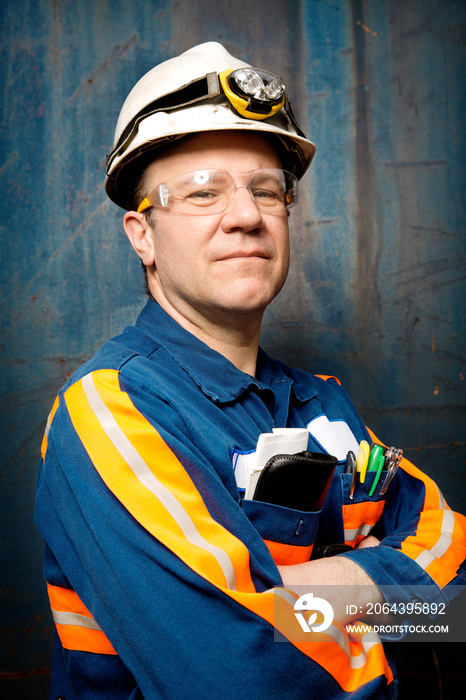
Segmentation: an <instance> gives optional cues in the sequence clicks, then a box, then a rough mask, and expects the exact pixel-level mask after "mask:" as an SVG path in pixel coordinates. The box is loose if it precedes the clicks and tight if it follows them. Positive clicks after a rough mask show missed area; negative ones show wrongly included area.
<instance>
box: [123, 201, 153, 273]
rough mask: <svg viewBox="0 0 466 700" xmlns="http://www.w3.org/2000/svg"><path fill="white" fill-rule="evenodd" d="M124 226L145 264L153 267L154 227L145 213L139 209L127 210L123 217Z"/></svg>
mask: <svg viewBox="0 0 466 700" xmlns="http://www.w3.org/2000/svg"><path fill="white" fill-rule="evenodd" d="M123 227H124V229H125V232H126V235H127V236H128V238H129V242H130V243H131V245H132V246H133V248H134V250H135V251H136V253H137V255H139V257H140V258H141V260H142V263H143V265H145V266H146V267H152V265H154V264H155V247H154V239H153V233H152V229H151V227H150V226H149V222H148V221H147V219H146V217H145V216H144V214H140V213H139V212H137V211H127V212H126V214H125V215H124V217H123Z"/></svg>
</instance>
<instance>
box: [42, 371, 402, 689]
mask: <svg viewBox="0 0 466 700" xmlns="http://www.w3.org/2000/svg"><path fill="white" fill-rule="evenodd" d="M36 523H37V525H38V527H39V529H40V530H41V532H42V534H43V536H44V539H45V542H46V550H47V556H46V566H45V574H46V579H47V583H48V588H49V596H50V601H51V607H52V611H53V616H54V620H55V624H56V629H57V632H58V637H59V642H57V654H58V656H60V658H61V659H62V666H61V668H62V677H64V676H65V675H66V677H67V682H69V683H70V687H71V688H72V690H71V691H70V692H72V693H73V695H71V694H70V697H73V696H74V697H75V698H92V700H97V699H98V698H99V697H109V689H111V697H114V698H125V699H127V698H138V697H141V695H142V696H143V697H144V698H145V699H146V700H150V699H151V698H175V697H176V698H178V697H190V696H192V697H195V698H196V700H202V698H206V699H209V698H210V699H211V698H213V697H224V698H231V699H232V700H234V699H236V698H240V697H241V698H242V697H246V696H251V692H252V694H253V695H254V697H255V698H262V697H263V698H268V699H270V698H282V697H287V698H302V697H306V694H307V693H308V689H309V687H310V685H311V684H312V685H313V686H314V687H315V688H320V689H322V692H323V693H324V695H325V697H327V698H343V697H349V695H351V697H355V696H354V695H353V693H356V692H357V693H358V695H357V696H358V697H361V698H364V697H373V696H374V694H376V695H379V696H380V697H392V693H393V692H394V690H393V689H394V685H395V684H394V683H393V673H392V670H391V668H390V666H389V664H388V662H387V660H386V657H385V654H384V651H383V648H382V645H381V643H380V639H379V638H378V637H377V635H369V637H367V638H358V639H350V638H349V637H348V635H347V634H346V631H345V630H344V629H343V628H341V627H339V626H338V623H335V624H332V625H331V627H330V628H329V629H328V630H327V631H326V632H323V633H322V635H321V637H319V639H318V640H314V641H313V643H309V642H308V636H307V635H306V634H305V632H304V631H303V630H300V628H299V625H297V623H296V619H295V616H294V610H293V606H294V603H295V602H296V598H297V596H296V595H294V594H292V593H291V592H289V591H286V590H284V589H283V588H281V587H280V584H281V579H280V577H279V574H278V570H277V568H276V566H275V563H274V561H273V559H272V556H271V554H270V552H269V550H268V549H267V547H266V545H265V544H264V541H263V540H262V538H261V536H260V535H259V534H258V532H257V530H256V529H255V528H254V526H253V525H252V523H251V522H250V520H249V518H248V517H247V516H246V515H245V514H244V512H243V511H242V510H241V508H240V505H239V503H238V501H237V500H235V499H234V498H233V497H232V495H231V493H230V492H229V491H228V489H226V488H225V485H224V484H223V483H222V481H221V479H220V478H219V476H218V474H217V473H216V471H215V469H214V467H213V466H212V465H210V464H207V463H206V461H205V460H204V459H203V457H202V455H201V454H200V453H199V452H198V451H197V450H196V448H195V447H194V446H193V443H192V441H191V440H190V436H189V435H186V431H185V430H184V426H183V425H182V424H181V423H180V419H179V417H178V416H177V415H176V412H175V411H174V410H173V409H172V408H171V407H170V406H169V405H168V404H167V401H166V400H163V399H162V398H161V397H158V396H157V388H156V387H154V389H153V393H152V395H151V396H150V397H147V396H146V397H145V398H144V396H143V392H141V395H137V389H135V393H134V395H133V396H131V395H130V394H129V393H128V391H127V390H126V389H125V390H124V389H123V388H122V386H121V378H120V375H119V372H118V371H117V370H114V369H109V370H98V371H95V372H92V373H90V374H87V375H85V376H84V377H82V378H81V379H79V380H77V381H75V382H74V383H73V384H71V385H70V386H68V387H66V389H65V390H64V391H63V392H62V393H61V394H60V397H59V399H58V400H57V401H56V403H55V405H54V408H53V411H52V414H51V416H50V419H49V422H48V425H47V430H46V435H45V437H44V441H43V446H42V463H41V468H40V472H39V478H38V489H37V503H36ZM274 633H275V634H278V641H277V639H276V637H274ZM287 640H289V641H287ZM251 689H253V691H251ZM57 690H60V689H59V688H57ZM62 694H64V693H62ZM66 697H67V698H68V695H67V696H66Z"/></svg>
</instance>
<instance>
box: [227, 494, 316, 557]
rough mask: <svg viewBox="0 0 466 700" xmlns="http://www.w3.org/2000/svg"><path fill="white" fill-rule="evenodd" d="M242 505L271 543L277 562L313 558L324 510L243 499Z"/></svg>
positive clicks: (266, 539)
mask: <svg viewBox="0 0 466 700" xmlns="http://www.w3.org/2000/svg"><path fill="white" fill-rule="evenodd" d="M241 508H242V509H243V511H244V512H245V514H246V515H247V517H248V518H249V520H250V521H251V522H252V524H253V525H254V527H255V528H256V530H257V531H258V532H259V534H260V535H261V537H262V539H263V540H264V542H265V544H266V545H267V547H268V549H269V551H270V553H271V555H272V558H273V560H274V562H275V563H276V564H277V565H286V564H301V563H303V562H305V561H309V559H310V558H311V554H312V548H313V545H314V541H315V538H316V534H317V528H318V526H319V520H320V514H321V511H320V510H319V511H316V512H304V511H301V510H294V509H293V508H284V507H283V506H277V505H274V504H272V503H264V502H263V501H252V500H247V499H243V500H242V501H241Z"/></svg>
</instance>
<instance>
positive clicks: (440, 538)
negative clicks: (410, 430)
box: [343, 430, 466, 607]
mask: <svg viewBox="0 0 466 700" xmlns="http://www.w3.org/2000/svg"><path fill="white" fill-rule="evenodd" d="M369 434H370V437H371V439H372V441H373V442H374V443H377V444H383V443H381V442H380V441H379V440H378V439H377V437H376V436H375V435H374V433H372V432H371V431H370V430H369ZM358 487H359V488H361V487H360V486H359V485H357V487H356V488H358ZM367 490H368V489H366V491H367ZM378 490H379V489H378V488H377V489H376V492H375V494H374V496H373V498H372V499H369V498H368V499H367V500H364V499H362V500H361V499H360V502H358V503H356V504H354V505H353V504H352V503H351V502H350V501H349V499H348V498H347V497H346V500H345V503H344V505H343V521H344V528H345V540H346V541H347V543H349V544H351V545H352V546H353V547H354V546H356V545H357V544H358V543H359V542H360V541H361V540H362V539H363V537H365V536H366V535H367V534H369V532H370V533H371V534H373V535H375V536H376V537H378V538H379V539H380V546H378V547H372V548H368V549H354V551H350V552H349V553H347V554H344V555H343V556H347V557H349V558H351V559H353V560H354V561H355V562H357V563H358V564H359V565H360V566H362V568H363V569H365V571H366V572H367V573H368V574H369V575H370V576H371V578H372V580H373V581H374V582H375V583H376V584H377V586H378V587H379V588H380V590H381V591H382V593H383V594H384V596H385V598H386V600H387V601H388V602H389V603H395V602H403V603H410V602H412V601H413V600H414V601H416V602H420V603H447V602H449V601H450V600H451V599H452V598H453V597H455V596H456V595H457V594H459V593H460V592H463V591H464V586H465V584H466V568H465V564H464V561H465V558H466V518H465V517H464V516H463V515H461V514H459V513H455V512H453V511H452V510H451V508H449V506H448V505H447V503H446V501H445V499H444V497H443V495H442V493H441V491H440V490H439V488H438V486H437V484H436V483H435V482H434V481H433V480H432V479H431V478H430V477H428V476H427V475H426V474H424V473H423V472H422V471H420V470H419V469H418V468H416V467H415V466H414V465H413V464H412V463H411V462H410V461H409V460H407V459H406V458H404V457H403V458H402V460H401V464H400V468H399V470H398V472H397V474H396V477H395V479H394V480H393V481H392V483H391V485H390V487H389V488H388V491H387V493H386V495H385V496H384V497H380V496H379V495H378ZM433 607H434V606H433Z"/></svg>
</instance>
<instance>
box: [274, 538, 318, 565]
mask: <svg viewBox="0 0 466 700" xmlns="http://www.w3.org/2000/svg"><path fill="white" fill-rule="evenodd" d="M264 542H265V544H266V545H267V548H268V550H269V552H270V554H271V555H272V558H273V560H274V562H275V564H277V565H278V566H286V565H288V564H302V563H303V562H305V561H309V559H310V558H311V554H312V547H313V545H312V544H311V545H310V546H308V547H298V546H296V545H295V544H284V543H283V542H272V540H264Z"/></svg>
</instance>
